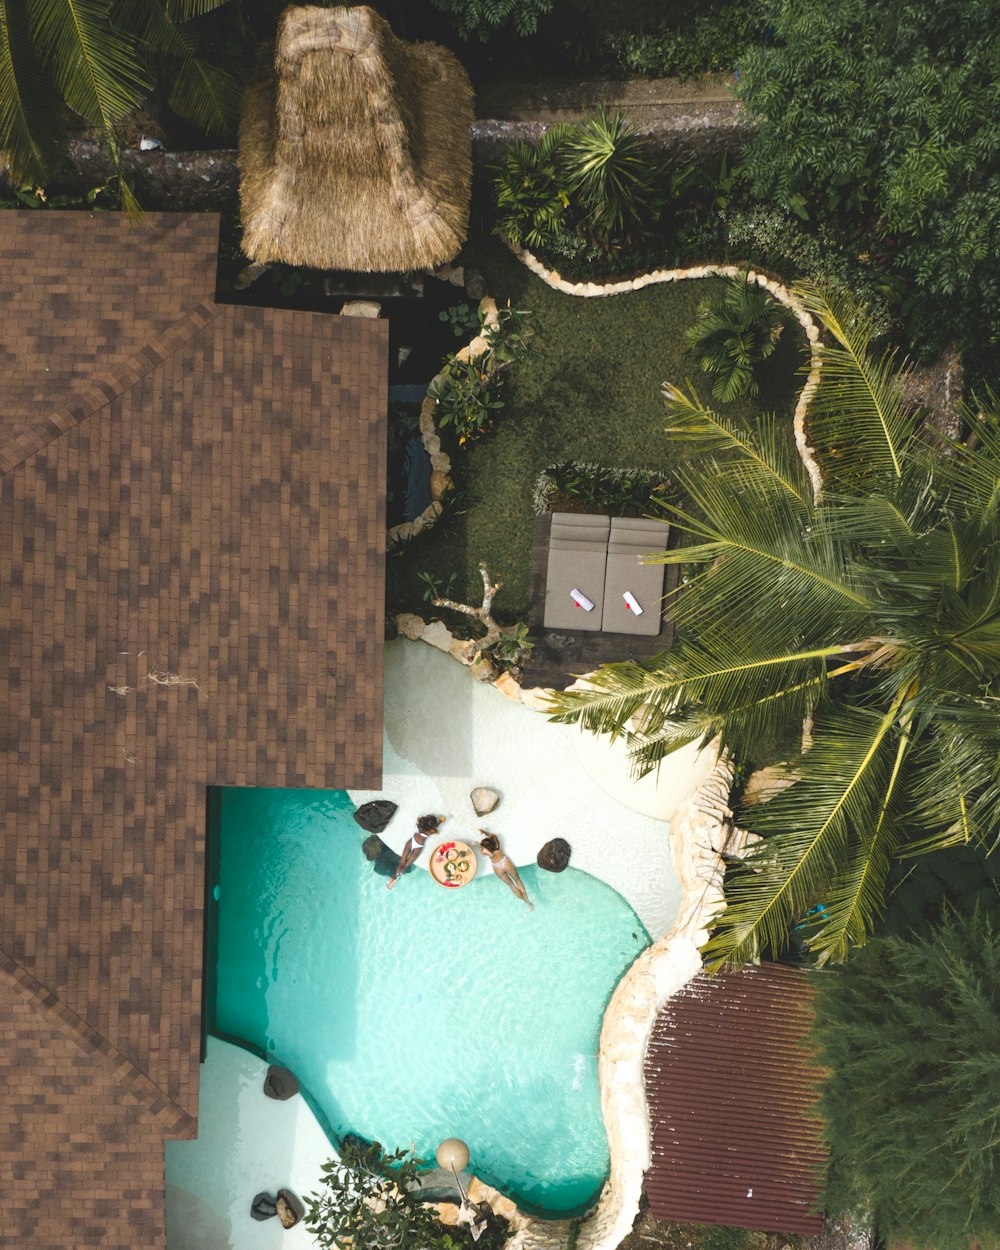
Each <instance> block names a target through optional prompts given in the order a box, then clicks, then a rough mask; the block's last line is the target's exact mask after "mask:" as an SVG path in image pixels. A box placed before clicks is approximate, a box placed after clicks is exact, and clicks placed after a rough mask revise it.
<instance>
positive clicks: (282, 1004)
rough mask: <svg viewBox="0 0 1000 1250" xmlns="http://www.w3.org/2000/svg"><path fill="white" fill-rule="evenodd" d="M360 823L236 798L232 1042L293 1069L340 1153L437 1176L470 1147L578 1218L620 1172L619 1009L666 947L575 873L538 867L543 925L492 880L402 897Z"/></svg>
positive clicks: (425, 885) (224, 971)
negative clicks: (614, 1112) (371, 1153)
mask: <svg viewBox="0 0 1000 1250" xmlns="http://www.w3.org/2000/svg"><path fill="white" fill-rule="evenodd" d="M353 810H354V805H353V803H352V802H351V801H350V800H349V798H348V797H347V795H346V794H343V793H341V792H331V791H327V792H317V791H293V790H225V791H223V792H222V796H221V820H220V832H219V841H220V847H219V860H218V864H219V868H218V959H217V969H216V971H217V978H216V980H217V991H216V997H215V1004H214V1007H215V1012H214V1014H215V1029H216V1031H217V1032H219V1033H220V1034H222V1035H223V1036H229V1037H231V1038H236V1039H240V1040H241V1041H243V1042H245V1043H248V1044H249V1045H250V1046H251V1047H253V1048H255V1049H258V1050H260V1051H261V1052H264V1053H266V1055H267V1056H268V1057H269V1058H273V1060H274V1061H275V1062H278V1063H282V1064H284V1065H286V1066H287V1067H289V1068H291V1069H292V1070H293V1071H294V1072H295V1073H296V1075H297V1076H298V1078H299V1080H300V1081H301V1082H302V1083H303V1085H304V1086H305V1088H306V1089H307V1090H308V1092H309V1094H310V1096H311V1098H312V1099H313V1101H314V1103H315V1104H316V1106H317V1108H318V1110H319V1111H320V1112H321V1114H322V1116H323V1117H324V1118H325V1119H326V1121H327V1122H328V1124H329V1126H330V1129H331V1130H332V1132H333V1134H334V1136H335V1137H339V1136H342V1135H343V1134H344V1133H346V1132H354V1133H357V1134H359V1135H360V1136H362V1137H365V1138H368V1139H370V1140H378V1141H381V1142H382V1143H383V1145H384V1146H386V1147H387V1148H389V1149H394V1148H395V1147H396V1146H409V1144H410V1143H411V1141H412V1142H413V1143H414V1144H415V1146H416V1150H417V1153H418V1154H420V1155H421V1156H423V1157H426V1158H428V1159H432V1158H433V1154H434V1150H435V1148H436V1146H437V1144H438V1143H439V1142H440V1141H441V1140H442V1139H443V1138H446V1137H461V1138H463V1139H464V1140H465V1141H467V1142H468V1144H469V1146H470V1149H471V1152H472V1163H471V1165H470V1166H471V1170H473V1171H474V1172H475V1173H476V1174H477V1175H479V1176H480V1177H482V1178H483V1179H484V1180H486V1181H488V1182H490V1183H492V1184H494V1185H496V1186H497V1187H498V1188H499V1189H501V1190H503V1191H504V1192H505V1193H507V1194H508V1195H510V1196H511V1197H512V1198H514V1200H515V1201H517V1202H518V1203H519V1204H520V1205H522V1206H524V1207H526V1208H530V1209H534V1210H540V1211H542V1212H543V1213H545V1214H551V1215H557V1214H566V1213H572V1212H576V1211H579V1210H580V1209H582V1208H583V1207H585V1206H586V1205H587V1204H588V1202H589V1201H590V1200H591V1199H592V1198H593V1197H594V1195H595V1193H596V1191H597V1190H598V1189H599V1188H600V1186H601V1185H602V1184H603V1182H604V1180H605V1178H606V1175H607V1168H608V1149H607V1141H606V1138H605V1134H604V1126H603V1123H602V1119H601V1111H600V1097H599V1090H598V1080H597V1047H598V1037H599V1033H600V1027H601V1021H602V1017H603V1014H604V1009H605V1007H606V1005H607V1002H608V999H609V998H610V996H611V994H612V992H613V990H614V987H615V985H616V984H617V983H618V981H619V979H620V978H621V976H622V974H623V973H624V971H625V970H626V968H628V966H629V965H630V964H631V963H632V961H633V960H634V959H635V957H636V956H637V955H638V954H639V952H640V951H641V950H643V949H644V948H645V947H646V946H647V945H648V944H649V935H648V934H647V932H646V930H645V929H644V927H643V926H642V924H641V922H640V921H639V919H638V917H637V916H636V914H635V912H634V911H633V910H632V908H631V907H630V906H629V905H628V903H627V902H626V901H625V900H624V899H623V898H622V897H621V896H620V895H619V894H618V893H616V892H615V891H614V890H613V889H611V888H610V887H609V886H607V885H605V884H603V883H602V882H600V881H598V880H597V879H596V878H594V877H591V876H589V875H588V874H587V873H584V872H579V871H576V870H575V869H573V868H569V869H567V870H566V871H565V872H563V873H561V874H558V875H553V874H550V873H546V872H543V871H542V870H540V869H538V868H536V867H534V866H531V867H527V868H522V869H521V876H522V879H523V881H524V884H525V886H526V888H527V890H528V893H529V895H530V896H531V898H532V900H533V901H534V902H535V911H534V912H529V911H528V909H527V908H526V907H525V906H524V905H523V904H522V903H520V902H518V900H517V899H516V898H514V896H513V895H512V894H511V893H510V891H509V890H508V889H507V888H506V887H505V886H504V885H503V884H502V882H500V881H499V880H498V879H497V878H495V877H493V876H492V875H485V874H483V875H480V876H479V877H477V878H476V880H475V881H473V882H472V883H471V884H470V885H468V886H466V887H465V888H464V889H462V890H455V891H449V890H445V889H442V888H441V887H440V886H439V885H437V884H436V883H435V882H434V881H433V880H432V879H431V878H430V875H429V874H428V873H427V872H425V871H423V870H422V869H421V868H419V867H418V868H415V869H413V870H412V871H411V872H410V873H409V874H407V875H406V876H405V877H404V878H403V879H402V880H401V881H400V882H399V884H398V885H397V887H396V889H395V890H393V891H392V892H389V891H387V890H386V888H385V879H384V878H383V877H379V876H377V875H376V874H375V873H374V872H373V870H372V867H371V865H370V864H369V863H368V862H367V861H366V860H365V858H364V857H363V855H362V853H361V841H362V839H363V838H364V836H365V835H364V833H363V832H362V830H361V829H360V828H359V827H358V825H357V824H356V823H355V822H354V820H353V819H352V812H353ZM396 819H397V820H398V819H400V816H399V815H397V817H396ZM470 832H471V830H466V829H464V828H463V829H462V830H459V829H455V830H454V833H455V834H456V835H458V836H462V834H463V833H465V834H468V833H470Z"/></svg>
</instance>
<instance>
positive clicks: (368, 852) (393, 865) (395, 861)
mask: <svg viewBox="0 0 1000 1250" xmlns="http://www.w3.org/2000/svg"><path fill="white" fill-rule="evenodd" d="M361 849H362V850H363V851H364V853H365V859H369V860H371V864H372V867H373V868H374V869H375V871H376V872H377V873H378V875H379V876H380V877H393V876H395V875H396V869H397V868H398V867H399V856H398V855H397V854H396V852H395V851H394V850H393V849H392V848H391V847H388V846H386V844H385V843H384V842H383V841H382V839H381V838H380V837H379V836H378V834H377V833H373V834H372V835H371V837H370V838H365V840H364V842H362V843H361ZM406 871H407V872H409V871H410V870H409V868H407V870H406Z"/></svg>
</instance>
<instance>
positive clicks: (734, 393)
mask: <svg viewBox="0 0 1000 1250" xmlns="http://www.w3.org/2000/svg"><path fill="white" fill-rule="evenodd" d="M785 316H786V314H785V310H784V308H783V307H782V306H781V305H780V304H779V303H778V302H777V300H775V299H772V298H771V296H770V295H769V294H768V293H767V292H766V291H765V290H764V289H763V288H762V287H760V286H758V285H757V283H756V282H748V281H747V279H746V278H732V279H730V281H729V282H728V283H727V284H726V289H725V291H724V292H723V293H722V295H719V296H716V297H715V298H713V299H707V300H703V301H702V303H701V305H700V306H699V308H698V314H697V318H696V320H695V323H694V325H693V326H691V327H690V329H688V331H687V332H686V334H685V335H684V342H685V345H686V347H687V350H688V351H689V352H690V353H691V355H692V356H693V357H694V358H695V360H696V361H697V364H698V368H699V369H701V370H702V372H704V373H710V374H712V376H713V378H714V381H713V383H712V395H713V397H714V398H715V399H717V400H719V401H720V402H721V403H728V402H729V401H730V400H733V399H738V398H739V397H740V396H742V395H756V394H757V392H758V390H759V385H758V382H757V377H756V370H757V366H758V365H760V364H761V363H762V362H763V361H765V360H767V358H768V357H769V356H770V355H772V353H773V352H774V349H775V348H776V347H777V346H778V340H779V338H780V337H781V331H782V330H783V328H784V325H785Z"/></svg>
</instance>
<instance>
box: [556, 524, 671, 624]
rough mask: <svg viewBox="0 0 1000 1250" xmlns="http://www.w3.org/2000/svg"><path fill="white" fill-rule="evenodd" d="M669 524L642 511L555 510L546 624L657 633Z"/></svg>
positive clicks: (660, 622) (659, 622)
mask: <svg viewBox="0 0 1000 1250" xmlns="http://www.w3.org/2000/svg"><path fill="white" fill-rule="evenodd" d="M666 545H667V526H666V525H665V524H664V523H663V522H662V521H650V520H646V519H645V518H643V517H606V516H593V515H590V514H583V513H574V512H553V514H552V527H551V529H550V531H549V562H548V573H547V577H546V582H545V614H544V620H543V624H544V626H545V628H546V629H559V630H572V631H574V632H575V631H578V630H591V631H597V630H601V631H603V632H604V633H612V634H658V633H659V632H660V626H661V624H662V620H661V600H662V598H663V572H664V566H663V565H662V564H644V563H643V562H642V558H643V556H649V555H650V554H652V553H654V552H659V551H663V549H664V548H665V547H666Z"/></svg>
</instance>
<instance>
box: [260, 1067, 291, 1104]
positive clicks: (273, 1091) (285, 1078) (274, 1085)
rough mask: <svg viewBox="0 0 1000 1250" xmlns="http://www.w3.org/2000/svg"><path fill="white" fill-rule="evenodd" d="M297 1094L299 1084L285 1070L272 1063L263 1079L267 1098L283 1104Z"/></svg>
mask: <svg viewBox="0 0 1000 1250" xmlns="http://www.w3.org/2000/svg"><path fill="white" fill-rule="evenodd" d="M298 1092H299V1083H298V1081H297V1080H296V1079H295V1077H294V1076H293V1075H292V1073H291V1072H289V1071H288V1069H287V1068H282V1067H279V1066H278V1065H277V1064H276V1063H272V1064H271V1066H270V1067H269V1068H268V1070H267V1075H266V1076H265V1077H264V1093H265V1094H266V1095H267V1097H268V1098H274V1099H276V1100H277V1101H278V1102H285V1101H286V1100H287V1099H289V1098H294V1097H295V1095H296V1094H297V1093H298Z"/></svg>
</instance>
